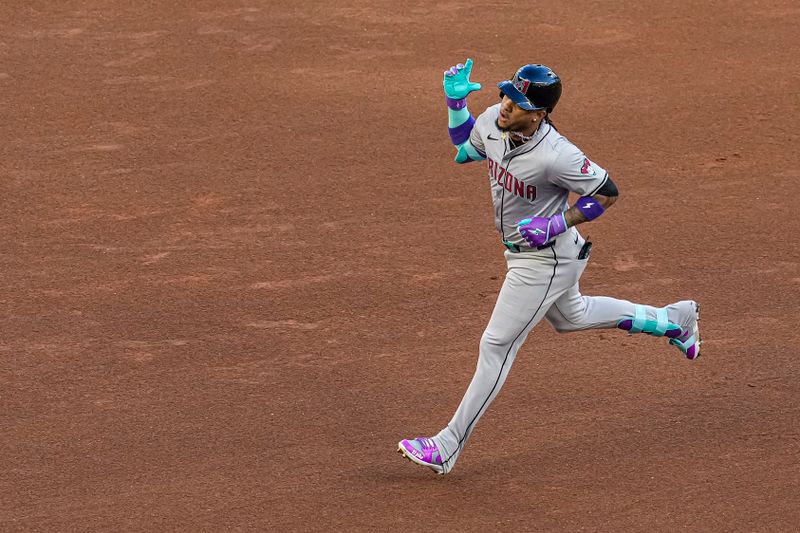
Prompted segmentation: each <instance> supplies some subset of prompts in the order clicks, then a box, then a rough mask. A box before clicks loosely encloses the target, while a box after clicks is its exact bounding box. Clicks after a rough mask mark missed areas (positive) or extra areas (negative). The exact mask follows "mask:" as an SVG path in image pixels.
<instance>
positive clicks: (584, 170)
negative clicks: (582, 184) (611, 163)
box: [581, 157, 597, 176]
mask: <svg viewBox="0 0 800 533" xmlns="http://www.w3.org/2000/svg"><path fill="white" fill-rule="evenodd" d="M581 174H586V175H587V176H594V175H596V174H597V171H596V170H595V169H594V168H593V167H592V162H591V161H589V158H587V157H584V158H583V166H582V167H581Z"/></svg>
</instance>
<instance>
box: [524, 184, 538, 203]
mask: <svg viewBox="0 0 800 533" xmlns="http://www.w3.org/2000/svg"><path fill="white" fill-rule="evenodd" d="M525 198H527V199H528V200H536V187H534V186H533V185H528V188H527V189H526V191H525Z"/></svg>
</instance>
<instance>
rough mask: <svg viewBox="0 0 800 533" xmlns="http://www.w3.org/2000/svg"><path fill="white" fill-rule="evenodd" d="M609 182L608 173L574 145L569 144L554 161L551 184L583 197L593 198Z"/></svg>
mask: <svg viewBox="0 0 800 533" xmlns="http://www.w3.org/2000/svg"><path fill="white" fill-rule="evenodd" d="M607 180H608V172H606V171H605V169H603V168H602V167H601V166H600V165H598V164H597V163H594V162H593V161H591V160H590V159H589V158H588V157H586V156H585V155H584V154H583V152H581V151H580V150H579V149H578V148H577V147H576V146H574V145H573V144H567V145H566V146H565V147H564V149H562V150H561V151H560V152H559V154H558V156H557V157H556V158H555V160H554V161H553V166H552V169H551V172H550V176H549V181H550V183H552V184H554V185H557V186H559V187H561V188H563V189H567V190H568V191H571V192H574V193H578V194H580V195H581V196H592V195H594V194H597V191H598V190H600V188H601V187H602V186H603V185H604V184H605V183H606V181H607Z"/></svg>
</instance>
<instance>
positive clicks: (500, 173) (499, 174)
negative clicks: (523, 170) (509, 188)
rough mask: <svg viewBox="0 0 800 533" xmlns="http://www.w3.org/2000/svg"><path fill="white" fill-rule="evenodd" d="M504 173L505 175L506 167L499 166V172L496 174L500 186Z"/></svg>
mask: <svg viewBox="0 0 800 533" xmlns="http://www.w3.org/2000/svg"><path fill="white" fill-rule="evenodd" d="M505 175H506V169H504V168H503V167H500V172H499V173H498V174H497V184H498V185H500V186H501V187H502V186H503V178H504V177H505Z"/></svg>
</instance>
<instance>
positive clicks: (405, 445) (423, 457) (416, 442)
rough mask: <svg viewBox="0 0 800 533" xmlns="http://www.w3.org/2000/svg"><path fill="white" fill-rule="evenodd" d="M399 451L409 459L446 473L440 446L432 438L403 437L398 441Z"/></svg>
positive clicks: (438, 472) (439, 472) (440, 472)
mask: <svg viewBox="0 0 800 533" xmlns="http://www.w3.org/2000/svg"><path fill="white" fill-rule="evenodd" d="M397 452H398V453H400V454H402V455H403V456H404V457H405V458H406V459H408V460H409V461H412V462H414V463H417V464H418V465H422V466H427V467H428V468H430V469H431V470H433V471H435V472H436V473H437V474H444V467H443V466H442V454H441V453H439V448H438V447H437V446H436V443H435V442H433V439H431V438H428V437H417V438H416V439H411V440H409V439H403V440H401V441H400V442H398V443H397Z"/></svg>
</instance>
